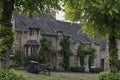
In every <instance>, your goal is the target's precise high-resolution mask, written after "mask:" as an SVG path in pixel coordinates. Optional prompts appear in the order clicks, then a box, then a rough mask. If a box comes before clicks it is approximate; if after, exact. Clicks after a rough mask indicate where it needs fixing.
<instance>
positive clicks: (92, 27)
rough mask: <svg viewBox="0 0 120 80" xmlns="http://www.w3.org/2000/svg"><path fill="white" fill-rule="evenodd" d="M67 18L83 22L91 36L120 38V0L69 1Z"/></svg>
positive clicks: (66, 3)
mask: <svg viewBox="0 0 120 80" xmlns="http://www.w3.org/2000/svg"><path fill="white" fill-rule="evenodd" d="M64 6H65V18H66V19H67V20H70V21H74V22H75V21H81V22H82V23H83V25H84V27H83V29H84V31H85V32H87V33H88V34H89V35H91V36H92V35H93V34H94V35H101V36H103V37H104V36H106V35H107V36H109V35H110V34H111V33H113V32H114V34H116V37H117V38H119V36H120V29H119V28H120V18H119V17H120V0H67V1H66V2H65V4H64Z"/></svg>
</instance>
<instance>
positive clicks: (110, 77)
mask: <svg viewBox="0 0 120 80" xmlns="http://www.w3.org/2000/svg"><path fill="white" fill-rule="evenodd" d="M98 80H120V73H111V72H102V73H100V74H99V77H98Z"/></svg>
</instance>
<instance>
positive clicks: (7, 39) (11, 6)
mask: <svg viewBox="0 0 120 80" xmlns="http://www.w3.org/2000/svg"><path fill="white" fill-rule="evenodd" d="M59 9H60V5H59V0H0V57H2V58H3V57H4V56H6V57H7V55H8V56H9V54H7V55H6V53H10V50H11V49H12V45H13V42H14V37H13V36H14V35H13V31H12V24H11V19H12V15H13V12H14V11H18V12H19V13H24V14H26V15H31V14H32V13H34V14H37V15H40V14H45V13H50V10H59ZM1 53H2V54H1ZM3 53H4V54H3ZM5 59H6V58H5ZM6 60H8V59H6ZM6 62H8V61H6Z"/></svg>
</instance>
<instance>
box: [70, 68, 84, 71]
mask: <svg viewBox="0 0 120 80" xmlns="http://www.w3.org/2000/svg"><path fill="white" fill-rule="evenodd" d="M70 70H71V71H73V72H84V71H85V68H84V67H71V69H70Z"/></svg>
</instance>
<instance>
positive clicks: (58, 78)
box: [25, 72, 98, 80]
mask: <svg viewBox="0 0 120 80" xmlns="http://www.w3.org/2000/svg"><path fill="white" fill-rule="evenodd" d="M25 74H26V75H27V77H28V78H29V80H98V79H97V76H98V74H89V73H66V72H52V73H51V75H50V76H48V75H44V74H31V73H27V72H25Z"/></svg>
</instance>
